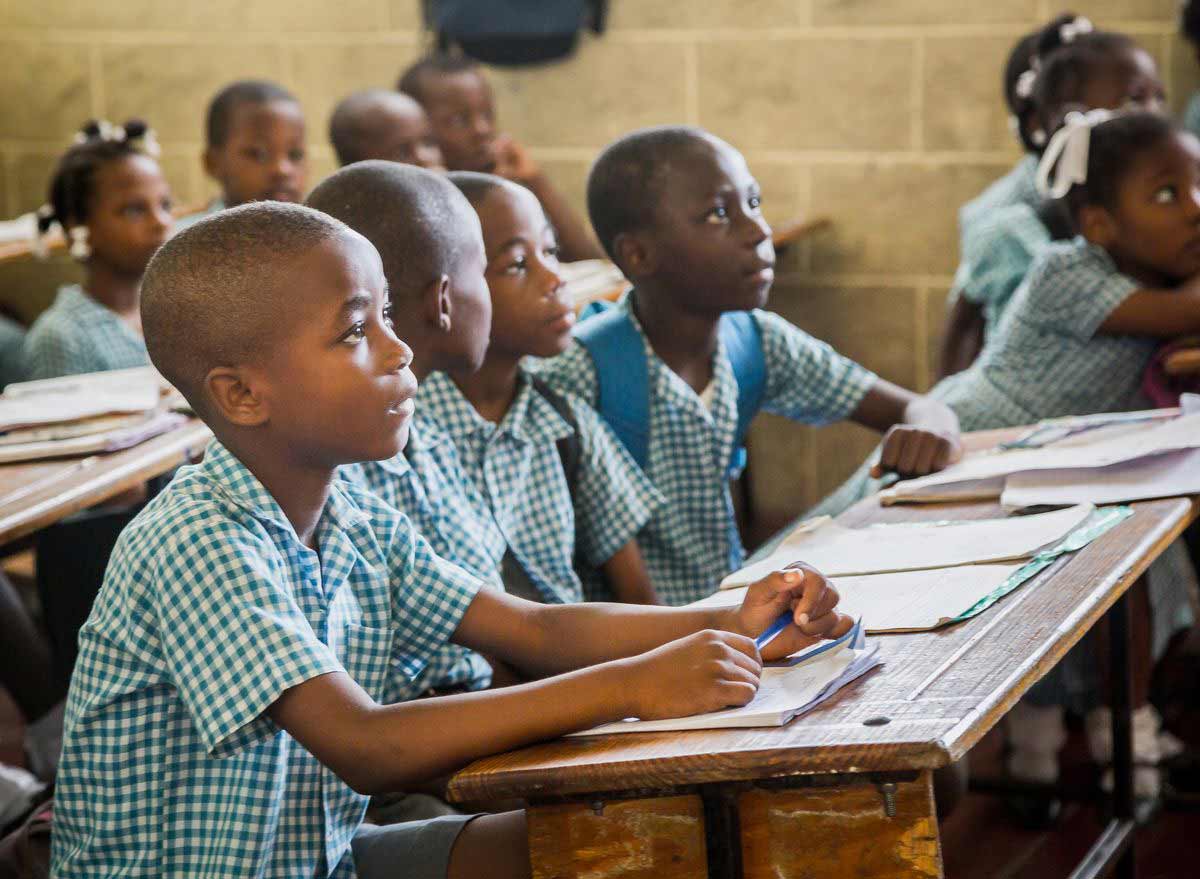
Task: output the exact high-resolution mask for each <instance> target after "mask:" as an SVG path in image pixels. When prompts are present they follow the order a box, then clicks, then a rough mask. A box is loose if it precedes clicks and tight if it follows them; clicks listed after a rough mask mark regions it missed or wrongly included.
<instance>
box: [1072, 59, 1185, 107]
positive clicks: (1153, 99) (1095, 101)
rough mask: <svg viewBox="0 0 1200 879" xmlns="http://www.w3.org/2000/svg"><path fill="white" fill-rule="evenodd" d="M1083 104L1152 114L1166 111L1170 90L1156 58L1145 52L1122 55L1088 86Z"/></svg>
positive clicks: (1083, 95)
mask: <svg viewBox="0 0 1200 879" xmlns="http://www.w3.org/2000/svg"><path fill="white" fill-rule="evenodd" d="M1081 97H1082V100H1083V103H1084V104H1085V105H1086V106H1087V108H1088V109H1089V110H1090V109H1105V110H1119V109H1121V108H1123V107H1135V108H1137V109H1138V110H1146V111H1148V112H1150V113H1162V112H1164V111H1165V110H1166V103H1167V90H1166V89H1165V88H1164V87H1163V84H1162V79H1161V78H1159V75H1158V66H1157V65H1156V64H1155V63H1154V59H1153V58H1151V57H1150V54H1149V53H1148V52H1146V51H1145V50H1143V49H1138V48H1136V47H1131V48H1128V49H1124V50H1122V51H1120V52H1118V53H1117V54H1116V55H1115V56H1114V57H1113V59H1112V61H1111V62H1110V63H1109V64H1106V65H1104V66H1103V67H1102V68H1101V69H1100V70H1099V71H1097V72H1096V74H1095V75H1093V76H1091V77H1089V78H1088V81H1087V82H1086V83H1085V84H1084V87H1083V94H1082V96H1081Z"/></svg>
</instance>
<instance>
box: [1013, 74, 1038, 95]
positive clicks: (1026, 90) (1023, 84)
mask: <svg viewBox="0 0 1200 879" xmlns="http://www.w3.org/2000/svg"><path fill="white" fill-rule="evenodd" d="M1036 84H1037V67H1036V66H1034V67H1030V68H1029V69H1028V70H1026V71H1025V72H1024V73H1022V74H1021V75H1020V76H1018V77H1017V87H1016V93H1017V97H1018V98H1023V99H1024V100H1026V101H1028V100H1029V99H1030V98H1032V97H1033V87H1034V85H1036Z"/></svg>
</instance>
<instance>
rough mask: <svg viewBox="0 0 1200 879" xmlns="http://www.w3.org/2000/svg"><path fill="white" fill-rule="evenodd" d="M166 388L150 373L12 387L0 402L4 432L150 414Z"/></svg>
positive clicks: (100, 375)
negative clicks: (135, 414) (117, 414)
mask: <svg viewBox="0 0 1200 879" xmlns="http://www.w3.org/2000/svg"><path fill="white" fill-rule="evenodd" d="M161 387H162V379H161V377H160V376H159V374H158V373H157V372H156V371H155V370H154V369H152V368H149V367H146V368H138V369H122V370H114V371H112V372H96V373H87V374H83V375H70V376H64V377H62V378H56V379H45V380H41V381H35V382H22V383H18V384H12V385H9V386H8V387H7V388H5V390H4V394H3V395H2V396H0V431H8V430H14V429H19V428H27V427H38V426H42V425H47V424H61V423H65V422H71V421H79V420H81V419H85V418H95V417H96V416H98V415H110V414H115V413H136V412H149V411H151V410H153V409H155V408H156V407H157V406H158V404H159V399H160V396H161Z"/></svg>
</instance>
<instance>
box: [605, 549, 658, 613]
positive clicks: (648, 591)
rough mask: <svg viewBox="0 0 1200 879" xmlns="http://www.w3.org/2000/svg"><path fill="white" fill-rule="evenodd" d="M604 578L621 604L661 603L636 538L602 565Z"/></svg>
mask: <svg viewBox="0 0 1200 879" xmlns="http://www.w3.org/2000/svg"><path fill="white" fill-rule="evenodd" d="M601 568H602V570H603V571H604V579H605V580H607V581H608V586H609V588H610V589H612V593H613V596H614V597H615V598H616V600H617V601H619V602H621V603H622V604H661V603H662V602H660V601H659V599H658V593H657V592H655V591H654V584H653V583H651V582H650V573H649V571H647V570H646V561H645V559H643V558H642V550H641V548H640V547H639V546H638V545H637V541H636V540H630V541H629V542H628V543H626V544H625V545H624V546H623V547H621V548H620V549H619V550H617V552H616V553H615V554H614V555H613V557H612V558H610V559H609V560H608V561H606V562H605V563H604V564H603V565H602V566H601Z"/></svg>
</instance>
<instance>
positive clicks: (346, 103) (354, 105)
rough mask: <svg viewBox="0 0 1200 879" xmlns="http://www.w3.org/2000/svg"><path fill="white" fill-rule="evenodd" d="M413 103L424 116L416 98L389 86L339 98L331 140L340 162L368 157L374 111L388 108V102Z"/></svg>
mask: <svg viewBox="0 0 1200 879" xmlns="http://www.w3.org/2000/svg"><path fill="white" fill-rule="evenodd" d="M397 103H399V104H403V105H406V108H407V106H411V105H412V104H416V109H417V110H418V111H419V112H420V113H421V114H422V115H423V114H424V112H425V111H424V110H421V105H420V104H419V103H417V100H416V98H413V97H412V96H411V95H406V94H402V93H400V92H393V91H388V90H387V89H366V90H365V91H361V92H355V93H354V94H352V95H347V96H346V97H344V98H342V100H340V101H338V104H337V106H336V107H334V108H333V114H332V115H331V116H330V117H329V141H330V143H332V144H333V151H334V152H335V153H336V154H337V159H338V164H339V165H350V164H353V163H354V162H361V161H362V160H363V159H365V158H367V154H368V153H367V141H368V139H369V138H370V137H371V136H372V133H373V130H372V122H373V121H374V117H375V114H376V113H378V112H380V111H386V110H387V108H388V105H389V104H397Z"/></svg>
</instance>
